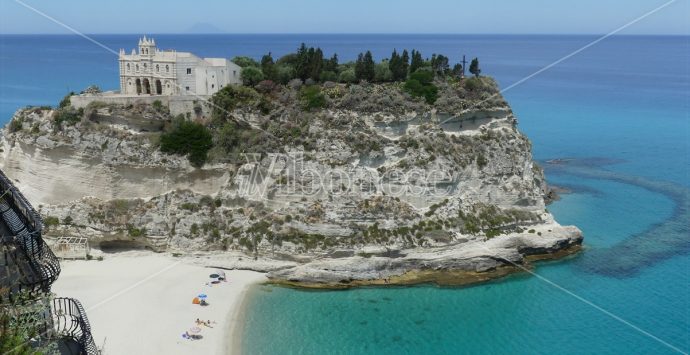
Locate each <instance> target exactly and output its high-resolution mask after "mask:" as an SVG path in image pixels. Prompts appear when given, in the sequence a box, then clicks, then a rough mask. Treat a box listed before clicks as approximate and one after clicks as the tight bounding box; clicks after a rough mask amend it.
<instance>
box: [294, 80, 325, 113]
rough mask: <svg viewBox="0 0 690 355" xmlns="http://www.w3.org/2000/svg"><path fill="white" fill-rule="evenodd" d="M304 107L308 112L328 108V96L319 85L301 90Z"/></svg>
mask: <svg viewBox="0 0 690 355" xmlns="http://www.w3.org/2000/svg"><path fill="white" fill-rule="evenodd" d="M300 99H301V100H302V107H304V109H306V110H311V109H317V108H323V107H326V104H327V102H326V96H325V95H324V94H323V93H322V92H321V88H320V87H318V86H317V85H311V86H304V87H302V89H301V90H300Z"/></svg>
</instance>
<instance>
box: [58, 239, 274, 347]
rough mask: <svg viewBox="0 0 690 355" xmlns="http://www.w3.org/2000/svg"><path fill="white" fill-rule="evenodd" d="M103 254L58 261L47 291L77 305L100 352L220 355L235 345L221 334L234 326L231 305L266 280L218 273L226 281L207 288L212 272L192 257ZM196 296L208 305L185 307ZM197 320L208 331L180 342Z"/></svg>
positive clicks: (230, 272) (231, 272)
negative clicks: (73, 299)
mask: <svg viewBox="0 0 690 355" xmlns="http://www.w3.org/2000/svg"><path fill="white" fill-rule="evenodd" d="M104 256H105V259H104V260H103V261H96V260H90V261H86V260H79V261H63V271H62V274H61V275H60V277H59V278H58V281H57V282H56V283H55V284H54V287H53V292H54V293H55V294H57V295H59V296H66V297H77V298H79V299H80V300H81V301H82V304H83V305H84V308H85V309H86V311H87V314H88V317H89V321H90V323H91V325H92V329H93V335H94V340H95V342H96V345H97V346H98V347H99V348H100V347H103V350H104V353H105V354H142V353H147V354H154V353H165V354H190V353H194V354H223V355H224V354H227V353H228V351H227V349H228V347H231V346H232V347H235V346H234V344H231V343H230V342H231V340H230V338H229V336H230V334H231V333H229V331H234V328H235V327H236V326H237V325H241V324H239V323H238V322H237V319H238V318H237V315H238V314H239V313H238V307H242V306H243V302H244V300H245V299H246V297H245V296H246V293H247V291H248V290H249V287H250V286H251V285H253V284H257V283H261V282H264V281H266V276H265V274H264V273H260V272H255V271H248V270H225V273H226V276H227V279H228V282H227V283H223V282H221V283H220V284H215V285H210V286H209V285H206V283H207V282H208V281H209V280H210V279H209V274H211V273H214V272H215V270H216V268H209V267H205V266H202V265H198V264H195V261H198V259H197V260H195V259H193V258H184V257H183V258H176V257H172V256H170V255H165V254H155V253H152V252H123V253H119V254H104ZM199 293H205V294H207V295H208V302H209V306H206V307H200V306H198V305H194V304H192V302H191V301H192V298H194V297H195V296H196V295H197V294H199ZM123 314H126V316H123ZM197 318H198V319H201V320H204V321H206V320H210V321H211V322H212V326H211V327H206V326H199V328H201V332H200V333H199V334H200V335H201V336H202V338H201V339H200V340H193V341H192V340H188V339H183V338H182V336H181V335H182V334H184V333H185V331H187V330H189V329H190V328H192V327H195V326H197V325H196V324H195V320H196V319H197Z"/></svg>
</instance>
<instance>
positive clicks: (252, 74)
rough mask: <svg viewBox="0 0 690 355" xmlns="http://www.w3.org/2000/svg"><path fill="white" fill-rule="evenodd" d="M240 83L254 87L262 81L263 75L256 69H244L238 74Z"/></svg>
mask: <svg viewBox="0 0 690 355" xmlns="http://www.w3.org/2000/svg"><path fill="white" fill-rule="evenodd" d="M240 78H241V79H242V83H243V84H244V85H247V86H254V85H256V84H258V83H259V82H260V81H261V80H264V73H263V72H261V69H259V68H257V67H246V68H244V69H242V72H241V73H240Z"/></svg>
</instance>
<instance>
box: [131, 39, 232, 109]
mask: <svg viewBox="0 0 690 355" xmlns="http://www.w3.org/2000/svg"><path fill="white" fill-rule="evenodd" d="M119 64H120V94H123V95H167V96H176V95H180V96H185V95H194V96H197V95H200V96H206V95H213V94H214V93H216V92H218V90H220V89H222V88H223V87H224V86H226V85H231V84H240V83H241V82H242V81H241V79H240V71H241V70H242V69H241V68H240V67H239V66H238V65H237V64H235V63H233V62H231V61H229V60H228V59H225V58H199V57H197V56H195V55H194V54H192V53H189V52H178V51H175V50H165V51H164V50H159V49H158V48H156V41H155V40H154V39H153V38H146V36H144V38H142V39H140V40H139V51H138V52H137V51H136V50H134V49H133V50H132V52H131V54H125V50H124V49H120V63H119Z"/></svg>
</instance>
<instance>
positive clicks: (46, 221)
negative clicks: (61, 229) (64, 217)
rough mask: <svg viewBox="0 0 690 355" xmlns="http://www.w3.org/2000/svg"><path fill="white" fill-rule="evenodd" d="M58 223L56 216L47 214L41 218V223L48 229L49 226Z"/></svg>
mask: <svg viewBox="0 0 690 355" xmlns="http://www.w3.org/2000/svg"><path fill="white" fill-rule="evenodd" d="M58 224H60V219H59V218H57V217H54V216H48V217H46V218H44V219H43V225H44V226H45V227H46V228H48V229H49V228H50V227H53V226H57V225H58Z"/></svg>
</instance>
